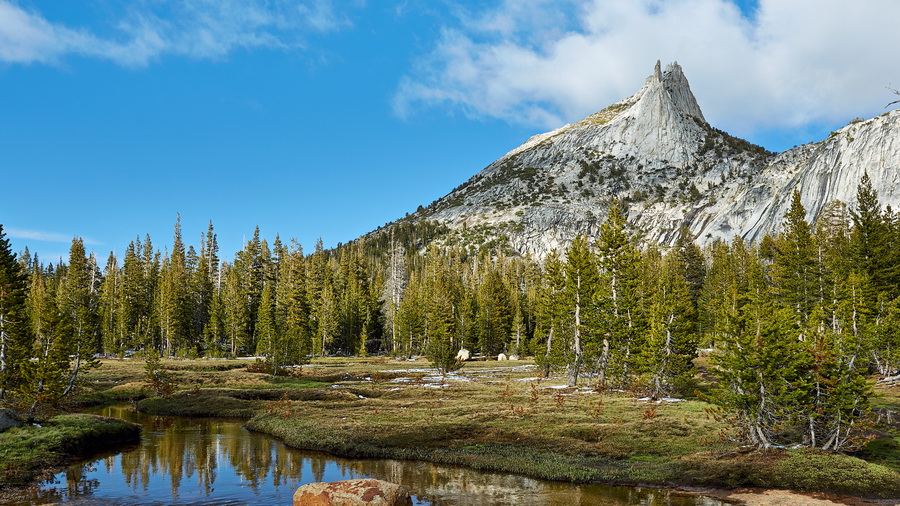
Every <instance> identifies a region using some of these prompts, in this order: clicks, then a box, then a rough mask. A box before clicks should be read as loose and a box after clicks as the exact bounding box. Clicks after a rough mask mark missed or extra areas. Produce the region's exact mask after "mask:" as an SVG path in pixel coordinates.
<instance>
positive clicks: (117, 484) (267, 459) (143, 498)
mask: <svg viewBox="0 0 900 506" xmlns="http://www.w3.org/2000/svg"><path fill="white" fill-rule="evenodd" d="M97 413H98V414H102V415H105V416H113V417H116V418H122V419H125V420H130V421H133V422H137V423H140V424H142V425H143V428H144V430H143V435H142V437H141V442H140V443H139V444H136V445H132V446H129V447H126V448H121V449H119V450H118V451H116V452H113V453H107V454H102V455H98V456H95V457H93V458H91V459H89V460H85V461H81V462H76V463H74V464H72V465H71V466H69V467H68V468H67V469H66V470H65V471H64V472H61V473H59V474H57V475H56V476H55V479H54V480H53V481H52V482H48V483H44V484H41V485H40V486H39V487H35V489H34V490H33V491H32V493H31V494H30V496H23V497H22V504H35V503H36V504H44V503H60V502H62V503H68V504H80V505H89V504H90V505H93V504H97V505H99V504H103V505H106V504H122V505H125V504H128V505H132V504H159V505H162V504H183V505H205V504H209V505H211V504H217V505H219V504H222V505H238V504H253V505H266V504H290V503H291V496H292V495H293V493H294V491H295V490H296V489H297V487H299V486H300V485H303V484H305V483H312V482H319V481H336V480H344V479H351V478H369V477H371V478H379V479H384V480H387V481H391V482H394V483H398V484H400V485H402V486H403V487H405V488H406V489H407V490H410V491H411V493H413V494H414V495H415V499H414V500H415V503H416V504H435V505H445V504H446V505H469V504H479V505H495V504H496V505H499V504H554V505H612V504H644V505H704V506H712V505H720V504H724V503H722V502H720V501H718V500H716V499H711V498H705V497H697V496H688V495H681V494H678V493H676V492H674V491H670V490H663V489H652V488H638V487H613V486H607V485H595V484H589V485H574V484H571V483H559V482H550V481H542V480H535V479H531V478H526V477H522V476H517V475H512V474H503V473H491V472H482V471H475V470H472V469H467V468H462V467H455V466H446V465H437V464H431V463H427V462H412V461H397V460H350V459H341V458H336V457H333V456H330V455H327V454H323V453H317V452H307V451H300V450H295V449H292V448H289V447H287V446H285V445H284V444H282V443H281V442H280V441H277V440H275V439H273V438H271V437H269V436H266V435H263V434H257V433H253V432H250V431H247V430H246V429H244V428H243V427H242V426H241V423H242V422H240V421H230V420H221V419H209V418H207V419H196V418H179V417H168V416H151V415H145V414H142V413H139V412H137V411H136V410H134V409H133V408H132V407H131V406H113V407H106V408H103V409H102V410H98V411H97Z"/></svg>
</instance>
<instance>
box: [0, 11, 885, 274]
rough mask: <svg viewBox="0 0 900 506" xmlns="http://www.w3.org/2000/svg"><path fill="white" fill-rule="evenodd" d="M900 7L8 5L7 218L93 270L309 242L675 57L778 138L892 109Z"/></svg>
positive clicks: (704, 91)
mask: <svg viewBox="0 0 900 506" xmlns="http://www.w3.org/2000/svg"><path fill="white" fill-rule="evenodd" d="M897 19H900V3H898V2H892V1H889V0H885V1H867V0H864V1H861V2H852V3H851V2H846V1H821V0H816V1H813V0H797V1H792V2H780V1H776V0H763V1H761V2H759V3H757V2H738V3H733V2H730V1H728V0H674V1H667V2H662V1H653V0H640V1H638V0H609V1H604V0H593V1H589V0H554V1H549V0H508V1H501V2H473V1H469V2H450V1H444V0H427V1H426V0H398V1H390V0H381V1H376V0H342V1H338V0H296V1H292V0H270V1H262V0H215V1H214V0H84V1H79V2H59V1H57V0H53V1H49V0H46V1H45V0H41V1H38V0H0V174H2V181H3V183H2V187H0V223H2V224H3V225H4V229H5V231H6V233H7V235H8V236H9V237H10V239H11V240H12V242H13V247H14V248H15V249H16V250H21V249H22V248H24V247H25V246H28V248H30V249H31V250H32V251H36V252H38V254H39V255H40V256H41V258H43V259H44V260H55V259H56V258H58V257H59V256H61V255H62V256H63V257H65V256H67V251H68V246H69V243H70V241H71V238H72V237H73V236H75V235H77V236H80V237H83V238H84V239H85V241H86V242H87V244H88V246H89V247H90V248H92V249H93V250H94V251H96V253H97V255H98V257H99V258H100V261H101V263H103V262H105V258H106V256H107V255H108V253H109V252H110V251H117V252H119V253H121V252H122V251H123V249H124V248H125V246H127V244H128V242H129V241H130V240H132V239H134V238H135V237H136V236H140V237H143V236H144V235H145V234H150V236H151V238H152V239H153V241H154V243H155V244H156V245H157V246H160V247H163V246H165V245H168V244H171V237H172V228H173V225H174V222H175V216H176V213H180V214H181V221H182V228H183V233H184V236H185V239H186V241H188V243H191V244H194V245H199V237H200V235H201V234H202V233H203V232H204V231H205V230H206V227H207V224H208V223H209V221H210V220H212V222H213V224H214V226H215V229H216V232H217V233H218V237H219V244H220V247H221V250H222V251H221V254H222V256H223V257H231V256H232V255H233V253H234V252H235V251H237V250H238V249H240V248H241V245H242V241H243V240H244V239H245V238H248V237H249V236H250V235H251V234H252V232H253V228H254V227H255V226H256V225H259V227H260V230H261V232H262V235H263V236H264V237H265V238H267V239H268V240H269V241H272V240H274V237H275V234H276V233H277V234H280V235H281V237H282V238H283V239H289V238H296V239H297V240H298V241H299V242H300V243H301V244H302V245H303V246H304V248H305V249H306V250H307V251H311V250H312V247H313V245H314V244H315V241H316V239H317V238H318V237H322V239H323V241H324V243H325V245H326V246H334V245H335V244H337V243H338V242H346V241H349V240H352V239H354V238H356V237H358V236H359V235H361V234H363V233H365V232H368V231H370V230H372V229H374V228H376V227H378V226H380V225H383V224H384V223H386V222H389V221H393V220H394V219H397V218H399V217H402V216H403V215H404V214H405V213H407V212H412V211H414V210H415V209H416V207H417V206H418V205H420V204H422V205H427V204H428V203H430V202H431V201H432V200H434V199H437V198H439V197H441V196H443V195H444V194H446V193H447V192H449V191H450V190H451V189H452V188H453V187H455V186H457V185H459V184H460V183H462V182H463V181H465V180H466V179H468V178H469V177H471V176H472V175H474V174H475V173H477V172H478V171H479V170H480V169H482V168H483V167H484V166H486V165H488V164H489V163H490V162H492V161H493V160H495V159H496V158H498V157H500V156H502V155H503V154H504V153H506V152H507V151H509V150H510V149H512V148H514V147H516V146H517V145H519V144H521V143H522V142H524V141H525V140H526V139H527V138H528V137H529V136H531V135H533V134H535V133H540V132H543V131H547V130H550V129H553V128H556V127H558V126H561V125H562V124H564V123H567V122H573V121H577V120H579V119H581V118H582V117H584V116H587V115H589V114H591V113H592V112H595V111H597V110H599V109H602V108H603V107H605V106H607V105H609V104H611V103H613V102H615V101H618V100H620V99H622V98H625V97H627V96H628V95H630V94H631V93H633V92H634V91H636V90H637V89H638V88H639V87H640V86H641V84H642V82H643V79H644V78H645V77H646V76H647V75H649V74H650V73H651V72H652V69H653V65H654V63H655V62H656V60H657V59H661V60H662V61H663V62H664V63H665V62H668V61H673V60H677V61H678V62H679V63H681V65H682V67H683V68H684V71H685V73H686V75H687V77H688V79H689V80H690V82H691V86H692V88H693V90H694V93H695V94H696V95H697V99H698V101H699V103H700V106H701V108H702V109H703V111H704V114H705V115H706V118H707V120H709V121H710V123H712V124H713V125H714V126H716V127H718V128H722V129H724V130H726V131H729V132H731V133H733V134H735V135H738V136H741V137H744V138H747V139H749V140H751V141H753V142H756V143H759V144H762V145H764V146H766V147H768V148H769V149H772V150H775V151H781V150H784V149H787V148H789V147H791V146H793V145H797V144H802V143H805V142H809V141H816V140H821V139H822V138H824V137H825V136H827V134H828V132H829V131H830V130H834V129H836V128H838V127H840V126H842V125H844V124H846V123H847V122H849V121H850V120H851V119H853V118H854V117H857V116H859V117H870V116H874V115H877V114H880V113H881V112H884V106H885V104H887V103H888V102H890V101H891V100H892V99H893V97H894V96H893V95H892V94H891V93H890V91H889V90H887V89H886V87H887V86H894V87H897V86H900V68H898V66H897V65H895V63H896V57H897V55H900V31H898V30H896V28H895V26H894V23H895V21H896V20H897Z"/></svg>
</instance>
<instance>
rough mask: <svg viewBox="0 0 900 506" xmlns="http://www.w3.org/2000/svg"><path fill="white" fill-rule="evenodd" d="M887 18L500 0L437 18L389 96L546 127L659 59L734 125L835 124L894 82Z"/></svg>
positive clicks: (835, 0)
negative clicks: (449, 19)
mask: <svg viewBox="0 0 900 506" xmlns="http://www.w3.org/2000/svg"><path fill="white" fill-rule="evenodd" d="M561 3H562V5H563V6H564V8H563V10H562V12H566V13H568V15H567V16H566V17H565V18H564V19H561V18H560V15H559V12H561V11H560V9H559V8H558V6H559V5H560V4H561ZM897 19H900V2H894V1H891V0H861V1H859V2H846V1H844V0H792V1H790V2H785V1H783V0H761V1H760V4H759V9H758V11H757V12H756V15H755V16H754V17H753V18H750V19H748V18H747V17H745V16H743V15H742V14H741V11H740V10H739V9H738V8H737V6H736V5H735V4H733V3H731V2H730V1H728V0H671V1H665V2H663V1H662V0H567V1H565V2H548V1H546V0H505V1H504V2H503V3H502V4H500V6H499V7H495V8H490V9H487V10H483V11H480V12H475V13H472V12H467V13H463V14H460V15H459V16H458V17H457V19H456V21H455V22H454V23H453V25H448V26H445V27H444V29H443V31H442V32H441V35H440V37H439V39H438V42H437V43H436V45H435V46H434V47H433V48H432V50H431V51H430V52H429V53H428V54H427V55H425V56H423V57H422V58H421V59H420V60H419V61H418V62H416V64H415V65H414V67H413V69H412V70H411V71H410V73H409V74H408V75H407V76H405V77H403V78H402V79H401V81H400V84H399V87H398V91H397V93H396V95H395V98H394V108H395V111H396V112H397V113H398V114H400V115H401V116H403V115H408V114H412V113H414V112H415V111H416V110H418V109H419V108H422V107H431V106H442V107H449V108H452V109H459V110H462V111H465V112H466V113H467V114H470V115H472V116H476V117H485V116H486V117H495V118H501V119H505V120H507V121H510V122H514V123H523V124H527V125H536V126H541V127H545V128H555V127H557V126H559V125H561V124H562V123H565V122H571V121H576V120H578V119H581V118H582V117H584V116H586V115H588V114H591V113H593V112H595V111H597V110H598V109H600V108H602V107H605V106H606V105H609V104H611V103H613V102H615V101H618V100H620V99H622V98H625V97H627V96H628V95H630V94H631V93H633V92H635V91H637V89H638V88H639V87H640V85H641V84H642V83H643V79H644V78H645V77H646V76H648V75H649V74H650V73H651V72H652V69H653V64H654V63H655V62H656V60H657V59H660V60H662V61H663V62H664V63H665V62H668V61H675V60H677V61H678V62H679V63H681V65H682V67H683V68H684V70H685V74H686V75H687V76H688V79H689V80H690V81H691V86H692V88H693V90H694V93H695V95H697V99H698V101H699V103H700V106H701V108H702V109H703V111H704V115H705V116H706V117H707V119H708V120H710V122H711V123H713V124H714V125H716V126H719V127H721V128H725V129H726V130H729V131H732V132H734V133H737V134H739V135H748V134H750V133H752V132H754V131H758V130H763V129H769V128H792V127H798V126H802V125H806V124H809V123H815V122H842V121H847V120H848V119H851V118H853V117H854V116H866V115H875V114H879V113H880V112H883V108H884V105H885V104H886V103H887V102H889V101H890V100H891V98H892V96H891V94H890V92H889V91H888V90H886V89H885V87H886V86H888V85H890V84H893V85H895V86H897V85H900V67H897V66H896V65H894V61H895V59H896V58H897V57H898V56H900V30H897V29H896V27H895V23H896V20H897Z"/></svg>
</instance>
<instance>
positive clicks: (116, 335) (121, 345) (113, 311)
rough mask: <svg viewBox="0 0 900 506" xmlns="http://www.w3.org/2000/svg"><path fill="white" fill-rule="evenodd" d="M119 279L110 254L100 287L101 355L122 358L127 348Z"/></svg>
mask: <svg viewBox="0 0 900 506" xmlns="http://www.w3.org/2000/svg"><path fill="white" fill-rule="evenodd" d="M121 278H122V276H121V273H120V271H119V262H118V259H117V258H116V255H115V253H113V252H110V253H109V258H108V259H107V260H106V269H104V275H103V283H102V284H101V285H100V334H101V335H102V340H103V353H104V354H107V355H115V356H118V357H122V356H123V355H124V353H125V350H126V348H127V335H126V328H125V325H124V323H125V322H124V320H125V315H124V314H123V312H124V309H125V307H124V305H123V304H122V279H121Z"/></svg>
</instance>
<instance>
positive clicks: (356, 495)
mask: <svg viewBox="0 0 900 506" xmlns="http://www.w3.org/2000/svg"><path fill="white" fill-rule="evenodd" d="M355 505H360V506H362V505H370V506H407V505H409V506H412V499H411V498H410V496H409V493H408V492H407V491H406V490H403V488H401V487H400V486H399V485H396V484H394V483H389V482H386V481H383V480H375V479H356V480H344V481H334V482H331V483H309V484H307V485H303V486H302V487H300V488H298V489H297V491H296V492H294V506H355Z"/></svg>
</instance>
